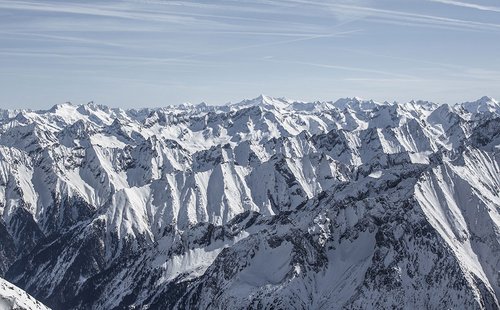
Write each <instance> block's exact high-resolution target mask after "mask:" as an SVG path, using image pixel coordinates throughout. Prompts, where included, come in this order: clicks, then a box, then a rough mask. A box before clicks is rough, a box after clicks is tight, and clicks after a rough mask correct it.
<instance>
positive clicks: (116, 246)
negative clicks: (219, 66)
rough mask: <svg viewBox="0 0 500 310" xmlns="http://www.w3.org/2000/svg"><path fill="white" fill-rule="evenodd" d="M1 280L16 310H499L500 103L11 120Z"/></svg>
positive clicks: (90, 112) (58, 112) (55, 113)
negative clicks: (393, 309) (14, 303)
mask: <svg viewBox="0 0 500 310" xmlns="http://www.w3.org/2000/svg"><path fill="white" fill-rule="evenodd" d="M0 277H1V278H3V279H5V280H3V279H0V281H1V282H0V308H2V305H3V304H5V305H10V306H11V307H14V306H13V303H12V302H13V300H14V301H15V300H19V302H18V304H19V305H17V307H18V308H19V309H38V308H39V309H45V306H44V305H46V306H47V307H50V308H52V309H388V308H395V309H403V308H404V309H413V308H414V309H464V308H466V309H499V308H500V104H499V102H498V101H496V100H495V99H493V98H489V97H483V98H481V99H479V100H477V101H474V102H465V103H461V104H456V105H447V104H436V103H432V102H428V101H411V102H406V103H396V102H394V103H389V102H383V103H380V102H375V101H373V100H363V99H360V98H344V99H340V100H337V101H332V102H319V101H317V102H299V101H293V100H289V99H285V98H272V97H268V96H264V95H261V96H259V97H257V98H255V99H251V100H244V101H242V102H239V103H234V104H226V105H222V106H210V105H207V104H204V103H202V104H198V105H190V104H184V105H178V106H167V107H162V108H154V109H152V108H144V109H130V110H124V109H119V108H109V107H106V106H103V105H98V104H94V103H89V104H84V105H73V104H71V103H65V104H59V105H56V106H54V107H52V108H51V109H49V110H43V111H34V110H0ZM7 281H8V282H7ZM13 294H14V295H13ZM28 294H29V295H28ZM13 296H22V297H13ZM31 296H32V297H31ZM35 298H36V300H35Z"/></svg>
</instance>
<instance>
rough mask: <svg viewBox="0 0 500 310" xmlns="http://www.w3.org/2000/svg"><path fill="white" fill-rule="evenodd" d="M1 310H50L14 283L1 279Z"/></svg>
mask: <svg viewBox="0 0 500 310" xmlns="http://www.w3.org/2000/svg"><path fill="white" fill-rule="evenodd" d="M0 309H1V310H10V309H15V310H48V309H49V308H47V307H46V306H45V305H43V304H42V303H41V302H39V301H38V300H36V299H35V298H33V297H31V296H30V295H28V294H27V293H26V292H25V291H23V290H22V289H20V288H18V287H17V286H15V285H14V284H12V283H9V282H8V281H5V280H4V279H2V278H0Z"/></svg>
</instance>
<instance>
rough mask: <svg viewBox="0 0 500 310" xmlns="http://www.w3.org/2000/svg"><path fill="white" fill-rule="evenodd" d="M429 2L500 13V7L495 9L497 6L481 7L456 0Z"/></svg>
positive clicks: (431, 0)
mask: <svg viewBox="0 0 500 310" xmlns="http://www.w3.org/2000/svg"><path fill="white" fill-rule="evenodd" d="M428 1H430V2H436V3H442V4H449V5H454V6H459V7H464V8H469V9H476V10H480V11H490V12H500V7H495V6H486V5H480V4H475V3H468V2H462V1H454V0H428Z"/></svg>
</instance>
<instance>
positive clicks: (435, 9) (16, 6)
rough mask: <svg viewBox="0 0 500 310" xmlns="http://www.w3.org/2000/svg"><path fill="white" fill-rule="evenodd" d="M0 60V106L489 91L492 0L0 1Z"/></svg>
mask: <svg viewBox="0 0 500 310" xmlns="http://www.w3.org/2000/svg"><path fill="white" fill-rule="evenodd" d="M466 1H467V2H466ZM0 68H1V70H0V85H1V87H0V90H1V91H0V107H1V108H37V109H41V108H48V107H50V106H51V105H53V104H56V103H60V102H65V101H72V102H74V103H84V102H87V101H91V100H92V101H94V102H97V103H100V104H106V105H109V106H119V107H124V108H130V107H143V106H163V105H167V104H178V103H182V102H192V103H198V102H201V101H205V102H207V103H209V104H223V103H226V102H227V101H233V102H234V101H239V100H241V99H243V98H250V97H255V96H257V95H258V94H260V93H264V94H267V95H271V96H277V97H279V96H284V97H288V98H291V99H297V100H334V99H337V98H339V97H347V96H349V97H352V96H359V97H363V98H370V99H375V100H379V101H384V100H387V101H393V100H396V101H407V100H411V99H425V100H431V101H436V102H446V103H455V102H458V101H464V100H473V99H477V98H479V97H481V96H483V95H489V96H493V97H497V98H498V97H500V1H498V0H490V1H487V0H482V1H474V2H472V0H463V1H461V0H460V1H458V0H457V1H455V0H341V1H320V0H311V1H309V0H286V1H285V0H256V1H245V0H224V1H201V0H199V1H182V0H181V1H167V0H144V1H140V0H125V1H111V0H99V1H97V0H89V1H76V0H75V1H57V0H44V1H42V0H38V1H32V0H22V1H21V0H0Z"/></svg>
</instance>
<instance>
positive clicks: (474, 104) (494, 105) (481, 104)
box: [458, 96, 500, 113]
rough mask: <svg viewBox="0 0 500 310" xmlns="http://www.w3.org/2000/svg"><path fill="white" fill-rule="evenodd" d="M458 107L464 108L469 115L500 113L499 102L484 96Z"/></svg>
mask: <svg viewBox="0 0 500 310" xmlns="http://www.w3.org/2000/svg"><path fill="white" fill-rule="evenodd" d="M458 106H459V107H462V108H463V109H464V110H465V111H467V112H469V113H484V112H490V113H500V105H499V104H498V101H496V100H495V99H494V98H492V97H489V96H483V97H481V98H480V99H478V100H476V101H471V102H464V103H462V104H458Z"/></svg>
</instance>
